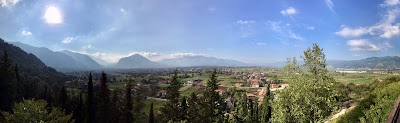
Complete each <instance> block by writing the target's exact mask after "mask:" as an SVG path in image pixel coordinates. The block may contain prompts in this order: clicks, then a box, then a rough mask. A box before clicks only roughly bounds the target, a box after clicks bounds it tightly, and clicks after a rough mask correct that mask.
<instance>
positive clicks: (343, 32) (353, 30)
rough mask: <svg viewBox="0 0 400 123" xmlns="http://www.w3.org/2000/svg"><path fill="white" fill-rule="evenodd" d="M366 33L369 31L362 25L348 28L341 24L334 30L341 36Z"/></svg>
mask: <svg viewBox="0 0 400 123" xmlns="http://www.w3.org/2000/svg"><path fill="white" fill-rule="evenodd" d="M368 33H370V31H369V29H368V28H364V27H358V28H349V27H346V26H342V29H341V30H340V31H338V32H336V34H337V35H339V36H342V37H359V36H362V35H365V34H368Z"/></svg>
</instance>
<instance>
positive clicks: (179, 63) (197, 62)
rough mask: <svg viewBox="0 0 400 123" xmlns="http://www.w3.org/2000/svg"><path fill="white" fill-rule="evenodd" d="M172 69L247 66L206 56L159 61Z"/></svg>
mask: <svg viewBox="0 0 400 123" xmlns="http://www.w3.org/2000/svg"><path fill="white" fill-rule="evenodd" d="M159 62H160V63H162V64H166V65H169V66H174V67H190V66H249V64H246V63H243V62H240V61H236V60H231V59H218V58H215V57H206V56H183V57H178V58H171V59H164V60H161V61H159Z"/></svg>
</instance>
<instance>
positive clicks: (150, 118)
mask: <svg viewBox="0 0 400 123" xmlns="http://www.w3.org/2000/svg"><path fill="white" fill-rule="evenodd" d="M153 110H154V109H153V102H151V105H150V112H149V123H154V121H155V120H154V111H153Z"/></svg>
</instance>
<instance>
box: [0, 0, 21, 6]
mask: <svg viewBox="0 0 400 123" xmlns="http://www.w3.org/2000/svg"><path fill="white" fill-rule="evenodd" d="M19 1H20V0H0V5H1V7H12V6H14V5H16V4H17V3H18V2H19Z"/></svg>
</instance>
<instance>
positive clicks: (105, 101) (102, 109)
mask: <svg viewBox="0 0 400 123" xmlns="http://www.w3.org/2000/svg"><path fill="white" fill-rule="evenodd" d="M97 98H98V101H97V106H98V107H97V117H98V118H97V119H98V122H100V123H106V122H110V117H109V116H110V114H109V112H110V109H111V107H110V104H111V102H110V91H109V89H108V86H107V74H106V73H104V71H103V72H102V73H101V77H100V90H99V93H98V95H97Z"/></svg>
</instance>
